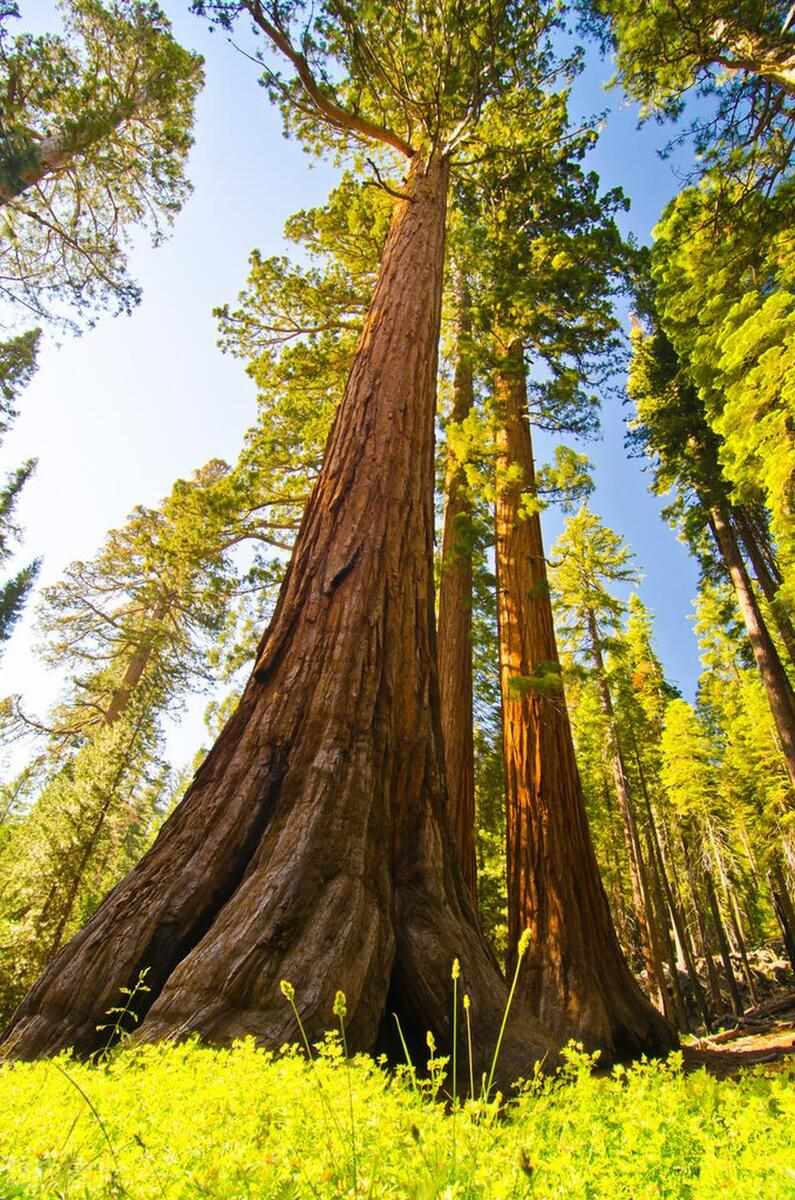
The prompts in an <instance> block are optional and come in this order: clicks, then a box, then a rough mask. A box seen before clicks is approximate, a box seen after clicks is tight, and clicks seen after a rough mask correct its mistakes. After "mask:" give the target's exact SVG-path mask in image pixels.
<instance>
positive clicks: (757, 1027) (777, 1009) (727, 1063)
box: [683, 992, 795, 1079]
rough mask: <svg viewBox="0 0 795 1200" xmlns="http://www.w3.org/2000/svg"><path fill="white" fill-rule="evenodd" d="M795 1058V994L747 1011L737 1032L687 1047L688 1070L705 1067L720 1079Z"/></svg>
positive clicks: (782, 996)
mask: <svg viewBox="0 0 795 1200" xmlns="http://www.w3.org/2000/svg"><path fill="white" fill-rule="evenodd" d="M790 1055H795V992H787V993H785V994H784V995H781V996H776V997H774V998H773V999H771V1000H769V1001H767V1002H766V1003H764V1004H760V1005H757V1006H756V1007H755V1008H750V1009H747V1010H746V1011H745V1013H744V1014H743V1016H742V1018H741V1019H740V1020H739V1021H738V1023H737V1025H736V1027H735V1028H734V1029H727V1030H724V1031H723V1032H721V1033H717V1034H714V1035H712V1036H709V1035H705V1036H704V1037H701V1038H696V1039H695V1040H694V1041H692V1042H690V1043H687V1044H685V1046H684V1047H683V1056H684V1065H685V1068H686V1069H687V1070H696V1069H697V1068H699V1067H704V1068H705V1069H706V1070H707V1071H709V1073H710V1074H711V1075H714V1076H715V1077H716V1078H718V1079H726V1078H729V1077H730V1076H732V1075H736V1074H737V1072H738V1071H741V1070H743V1069H744V1068H746V1067H754V1066H758V1065H760V1064H776V1063H784V1060H786V1059H787V1058H788V1057H789V1056H790Z"/></svg>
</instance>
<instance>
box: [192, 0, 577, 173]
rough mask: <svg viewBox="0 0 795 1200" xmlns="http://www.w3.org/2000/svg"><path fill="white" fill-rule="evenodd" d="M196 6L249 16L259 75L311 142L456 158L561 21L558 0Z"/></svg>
mask: <svg viewBox="0 0 795 1200" xmlns="http://www.w3.org/2000/svg"><path fill="white" fill-rule="evenodd" d="M193 11H194V12H196V13H198V14H199V15H206V16H207V17H208V18H209V19H210V20H211V21H212V22H213V23H214V24H217V25H218V26H220V27H221V28H222V29H225V30H229V31H231V30H232V29H233V27H234V25H235V22H236V20H237V18H238V17H239V16H240V15H241V14H245V16H246V17H247V18H250V19H251V23H252V31H253V33H254V34H255V36H256V37H258V38H259V41H255V42H254V44H253V55H254V56H255V57H257V58H258V60H259V61H260V62H261V63H262V65H263V76H262V82H263V84H264V86H265V87H266V89H267V91H268V94H269V97H270V99H271V100H272V101H273V102H274V103H276V104H278V105H279V107H280V109H281V112H282V115H283V118H284V123H285V130H286V132H289V133H295V134H296V135H297V136H298V137H299V138H300V139H301V140H302V141H303V143H304V145H305V146H306V147H307V148H308V149H310V150H313V151H321V150H323V149H326V148H327V147H329V146H332V147H333V148H335V149H336V150H337V151H338V152H339V151H342V150H344V149H346V148H348V147H350V145H351V143H353V145H361V144H362V143H364V144H373V143H381V144H382V145H388V146H392V147H394V148H395V149H396V150H398V151H400V152H401V153H402V154H406V155H409V156H410V155H411V153H412V152H413V151H414V150H418V149H419V150H421V151H422V152H428V151H429V150H430V149H431V148H432V147H433V148H434V149H436V150H439V151H441V152H442V153H445V154H451V153H452V152H453V151H454V150H455V149H457V148H458V147H460V146H462V145H465V144H466V143H467V142H468V141H469V140H470V139H471V138H472V137H473V136H475V135H476V131H477V127H478V124H479V121H480V118H481V116H482V115H483V113H484V111H485V110H486V108H487V107H488V105H489V103H490V102H492V101H499V99H500V98H501V97H502V96H503V95H505V94H506V93H507V92H510V91H511V90H512V88H513V86H514V85H515V82H516V81H517V80H520V79H521V78H522V77H523V75H524V73H525V72H526V71H527V70H528V68H529V69H531V70H533V69H535V65H536V61H537V55H538V46H539V41H540V39H542V38H543V36H544V35H545V33H546V32H547V31H548V30H549V29H550V28H551V27H552V26H553V25H554V24H555V23H556V19H557V16H558V11H557V5H555V4H550V5H545V4H536V3H533V4H527V3H518V2H515V0H500V2H499V3H496V4H495V3H486V2H485V0H473V2H471V3H469V4H467V5H462V4H461V3H459V2H458V0H433V2H430V0H419V3H415V4H412V5H411V6H406V5H402V4H400V5H381V4H374V3H373V2H372V0H351V2H348V3H344V4H341V3H326V4H323V5H322V6H320V7H319V8H317V9H312V10H310V11H309V12H308V13H307V10H306V9H305V6H304V5H303V4H301V3H298V2H295V0H290V2H288V3H284V2H279V3H273V2H269V3H255V2H254V0H243V2H242V3H240V2H238V0H194V3H193ZM263 42H264V43H265V45H264V48H263ZM274 47H275V48H276V49H277V50H278V51H279V58H278V59H277V63H278V67H277V66H275V65H274V61H273V55H272V50H273V48H274ZM285 61H286V62H287V63H288V64H289V70H288V71H287V72H284V71H283V70H282V69H281V68H282V67H283V65H284V63H285ZM398 186H399V185H398Z"/></svg>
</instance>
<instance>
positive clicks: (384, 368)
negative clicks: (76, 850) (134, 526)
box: [3, 156, 555, 1080]
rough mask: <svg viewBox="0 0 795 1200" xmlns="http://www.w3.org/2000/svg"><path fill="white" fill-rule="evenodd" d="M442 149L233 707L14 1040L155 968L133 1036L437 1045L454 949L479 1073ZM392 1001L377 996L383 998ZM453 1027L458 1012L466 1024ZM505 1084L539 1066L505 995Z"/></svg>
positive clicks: (20, 1017) (79, 1030)
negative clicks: (443, 565) (461, 825)
mask: <svg viewBox="0 0 795 1200" xmlns="http://www.w3.org/2000/svg"><path fill="white" fill-rule="evenodd" d="M447 174H448V169H447V164H446V162H445V161H444V160H440V159H433V160H431V161H430V162H429V163H428V162H426V163H423V162H422V161H421V160H420V158H419V156H417V157H416V158H415V160H414V161H413V164H412V170H411V176H410V179H409V182H408V185H407V186H408V188H409V189H410V194H411V195H412V196H413V200H412V201H408V200H404V201H402V202H401V203H400V204H398V205H397V206H396V211H395V216H394V218H393V223H392V228H391V230H390V234H389V237H388V240H387V244H386V248H385V251H384V257H383V260H382V264H381V270H380V273H379V279H378V283H377V285H376V289H375V292H374V296H373V299H372V302H371V306H370V309H369V312H368V316H367V319H366V321H365V326H364V329H363V332H362V336H361V340H360V343H359V346H358V349H357V353H356V355H355V358H354V363H353V366H352V369H351V374H350V377H349V380H348V384H347V386H346V390H345V395H344V398H343V400H342V403H341V407H340V410H339V412H338V415H337V419H336V421H335V423H334V426H333V429H332V431H331V434H330V437H329V442H328V445H327V448H326V455H325V459H324V465H323V468H322V471H321V474H320V477H319V479H318V482H317V484H316V486H315V489H314V492H313V494H312V497H311V499H310V502H309V505H308V507H307V511H306V513H305V515H304V519H303V522H302V525H301V529H300V532H299V535H298V539H297V542H296V546H295V550H294V553H293V558H292V560H291V564H290V567H289V570H288V573H287V577H286V579H285V582H284V585H283V587H282V591H281V594H280V597H279V601H278V604H277V607H276V611H275V614H274V617H273V620H272V622H271V625H270V627H269V629H268V630H267V632H266V634H265V636H264V638H263V641H262V643H261V646H260V651H259V656H258V659H257V663H256V666H255V669H254V672H253V674H252V677H251V679H250V680H249V682H248V685H247V687H246V689H245V692H244V694H243V697H242V699H241V702H240V705H239V706H238V708H237V710H236V712H235V713H234V715H233V716H232V717H231V719H230V721H229V722H228V723H227V725H226V727H225V728H224V730H223V732H222V733H221V735H220V737H219V739H218V741H217V742H216V744H215V746H214V747H213V749H212V751H211V752H210V754H209V755H208V757H207V759H206V760H205V762H204V764H203V765H202V767H201V768H200V770H199V771H198V773H197V775H196V777H195V779H194V781H193V783H192V785H191V787H190V789H189V791H188V793H187V795H186V796H185V798H184V800H183V801H182V803H181V804H180V806H179V807H178V808H177V810H176V811H175V813H174V814H173V816H172V817H171V818H170V820H169V821H168V822H167V823H166V825H165V826H164V827H163V830H162V832H161V834H160V836H159V838H158V840H157V842H156V843H155V845H154V846H153V848H152V849H151V850H150V851H149V853H148V854H147V855H146V856H145V858H144V859H143V860H142V861H141V862H140V863H139V865H138V866H137V867H136V868H135V869H134V871H132V872H131V874H130V875H129V876H128V877H127V878H126V879H125V880H123V881H122V882H121V883H120V884H119V885H118V886H117V887H116V888H115V889H114V890H113V891H112V892H111V893H110V895H109V896H108V898H107V899H106V900H105V902H104V904H103V905H102V907H101V908H100V909H99V910H98V912H97V913H96V915H95V916H94V918H93V919H92V920H91V922H90V923H89V924H88V925H87V926H86V927H85V929H83V930H82V931H81V933H79V934H78V935H77V937H76V938H75V939H73V941H72V942H71V943H70V944H69V945H67V946H66V947H64V949H63V950H62V951H61V952H60V954H59V955H58V957H57V958H56V959H55V960H54V962H53V963H52V965H51V967H50V968H49V970H48V971H47V973H46V974H45V975H44V976H43V978H42V979H41V980H40V981H39V983H38V984H37V985H36V987H35V988H34V989H33V991H32V992H31V993H30V995H29V996H28V998H27V999H26V1000H25V1001H24V1002H23V1004H22V1006H21V1007H20V1009H19V1010H18V1011H17V1013H16V1014H15V1016H14V1018H13V1019H12V1022H11V1025H10V1026H9V1028H8V1030H7V1031H6V1033H5V1046H4V1047H3V1049H4V1050H5V1052H6V1054H11V1055H15V1056H18V1057H31V1056H34V1055H40V1054H45V1053H53V1052H55V1051H57V1050H59V1049H61V1048H62V1047H64V1046H74V1047H75V1048H76V1049H77V1050H78V1052H81V1053H85V1052H87V1051H90V1050H92V1049H94V1048H95V1047H96V1045H97V1042H98V1039H99V1038H100V1037H101V1035H98V1034H97V1032H96V1029H95V1027H96V1025H97V1024H100V1023H101V1022H102V1017H103V1014H104V1013H105V1012H106V1010H107V1009H108V1008H109V1007H110V1006H111V1005H112V1004H114V1003H115V1002H116V1001H117V998H118V994H119V988H120V987H121V986H123V985H126V986H130V985H131V984H134V982H135V980H136V979H137V977H138V973H139V971H140V970H141V969H142V968H144V967H149V968H150V973H149V976H148V977H147V983H148V984H150V985H151V988H152V991H151V992H150V993H148V995H146V996H145V997H144V1002H150V1001H154V1003H153V1004H152V1006H151V1008H149V1010H148V1012H146V1013H145V1014H144V1013H142V1014H141V1015H142V1016H143V1022H142V1025H141V1027H140V1030H139V1034H138V1036H139V1037H140V1038H142V1039H143V1040H151V1039H155V1038H162V1037H167V1036H181V1035H185V1034H188V1033H190V1032H192V1031H196V1032H198V1033H199V1034H201V1035H202V1036H204V1037H205V1038H207V1039H210V1040H212V1041H215V1042H222V1043H223V1042H228V1041H230V1040H231V1039H233V1038H237V1037H241V1036H244V1035H247V1034H250V1035H253V1036H254V1037H255V1038H257V1039H258V1040H259V1041H260V1042H262V1043H265V1044H268V1045H276V1046H278V1045H280V1044H281V1043H282V1042H284V1041H286V1040H297V1036H298V1030H297V1028H296V1025H295V1023H294V1020H293V1017H292V1014H291V1011H290V1009H289V1007H288V1006H287V1004H286V1003H285V1001H284V999H283V997H282V996H281V995H280V992H279V982H280V980H282V979H287V980H290V981H292V983H293V984H294V985H295V989H296V1000H297V1003H298V1007H299V1009H300V1011H301V1015H302V1018H303V1021H304V1024H305V1026H306V1028H307V1031H308V1034H309V1037H310V1038H316V1037H318V1036H319V1035H320V1034H321V1033H322V1032H323V1031H324V1030H325V1029H327V1028H329V1027H330V1023H331V1022H332V1021H333V1018H332V1016H331V1013H332V1005H333V1000H334V994H335V991H336V989H338V988H340V989H342V990H343V991H344V992H345V993H346V996H347V1008H348V1027H347V1033H348V1038H349V1043H350V1045H351V1047H353V1048H368V1049H371V1048H373V1046H374V1045H375V1044H376V1041H377V1038H378V1035H379V1029H380V1027H381V1026H382V1022H385V1023H386V1024H387V1025H388V1024H389V1023H390V1022H391V1019H392V1018H391V1011H392V1010H393V1009H394V1010H395V1011H397V1012H398V1013H399V1015H400V1019H401V1023H402V1024H403V1027H404V1029H406V1030H407V1032H408V1034H409V1037H411V1034H412V1033H416V1034H417V1035H418V1040H419V1038H421V1037H422V1035H423V1034H424V1032H425V1030H426V1029H431V1030H432V1031H433V1033H434V1035H435V1036H436V1039H437V1044H438V1045H440V1046H441V1047H446V1046H448V1045H449V1024H450V1014H449V1010H450V999H451V981H450V968H451V963H452V960H453V957H454V956H457V957H459V958H460V960H461V967H462V975H463V978H462V986H463V989H464V990H465V991H467V992H468V993H469V995H470V996H471V1000H472V1016H473V1033H474V1038H475V1042H476V1045H477V1050H478V1053H477V1057H478V1060H479V1065H478V1070H481V1069H484V1068H485V1065H486V1063H487V1062H488V1061H489V1057H490V1054H491V1051H492V1048H493V1045H494V1041H495V1038H496V1033H497V1030H498V1028H499V1021H500V1018H501V1015H502V1009H503V1005H504V1002H505V999H506V988H505V984H504V982H503V981H502V979H501V978H500V976H499V973H498V970H497V968H496V966H495V964H494V961H493V959H492V957H491V955H490V952H489V950H488V947H487V945H486V943H485V941H484V939H483V937H482V935H481V933H480V930H479V927H478V923H477V918H476V916H475V912H474V909H473V907H472V904H471V901H470V899H469V896H468V893H467V890H466V887H465V885H464V882H463V879H462V876H461V872H460V870H459V869H458V867H457V864H456V862H455V856H454V853H453V851H452V846H451V842H450V838H449V835H448V833H447V828H446V818H445V813H444V804H445V791H444V774H443V764H442V749H441V730H440V722H439V701H438V680H437V668H436V645H435V636H434V624H433V604H434V588H433V570H432V541H433V503H432V500H433V436H434V402H435V378H436V355H437V342H438V332H439V315H440V305H441V279H442V266H443V250H444V226H445V212H446V194H447ZM387 998H389V1010H390V1011H389V1012H387V1011H386V1007H387ZM460 1024H461V1022H459V1025H460ZM509 1035H510V1036H509V1041H508V1044H507V1045H506V1046H504V1052H503V1056H502V1059H501V1063H502V1078H503V1080H506V1079H513V1078H516V1076H517V1075H519V1074H523V1073H526V1071H527V1069H528V1067H529V1065H530V1063H531V1062H533V1061H534V1060H538V1059H541V1058H544V1057H545V1056H546V1058H547V1061H548V1062H552V1061H554V1057H555V1055H554V1048H553V1046H552V1045H551V1043H550V1041H549V1039H548V1037H547V1036H546V1035H545V1034H544V1033H543V1032H541V1031H540V1029H539V1028H538V1027H537V1026H536V1025H535V1024H534V1023H533V1022H532V1021H531V1020H530V1019H529V1018H527V1017H526V1016H525V1015H523V1014H522V1013H521V1012H520V1011H519V1010H517V1011H516V1013H515V1014H512V1017H511V1021H510V1023H509Z"/></svg>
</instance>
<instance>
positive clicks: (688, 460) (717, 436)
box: [630, 183, 795, 783]
mask: <svg viewBox="0 0 795 1200" xmlns="http://www.w3.org/2000/svg"><path fill="white" fill-rule="evenodd" d="M781 191H782V189H779V193H781ZM710 194H711V192H710V184H709V183H707V184H704V185H703V186H702V187H701V188H700V189H691V190H690V191H688V192H685V193H682V195H681V196H680V197H679V198H678V199H677V201H675V202H674V203H673V205H672V206H671V207H670V210H669V212H668V214H667V216H666V217H665V219H664V221H663V222H662V223H661V225H660V226H659V227H658V231H657V233H658V240H657V244H656V245H655V248H654V251H653V255H652V275H653V278H654V280H655V284H656V287H655V292H654V306H655V307H656V308H657V309H658V311H659V321H660V324H661V325H662V330H654V329H653V330H652V333H651V335H650V336H649V337H646V338H644V335H643V334H642V333H641V332H640V331H639V330H638V331H636V334H635V339H634V341H635V354H634V362H633V370H632V373H631V376H630V393H631V394H632V395H633V398H634V399H635V402H636V406H637V411H638V420H637V422H636V436H638V438H639V440H640V441H641V444H643V445H645V447H646V448H647V449H650V450H651V451H652V453H653V454H654V456H655V458H656V461H657V463H658V486H665V485H666V484H665V481H666V480H667V482H668V484H670V483H671V482H675V483H676V485H677V488H678V490H679V493H680V500H679V512H680V513H681V514H682V515H683V524H684V527H685V530H686V532H688V535H689V538H690V540H691V544H692V542H693V541H695V540H696V539H698V537H699V536H700V533H701V530H703V529H705V528H706V529H708V530H709V535H710V536H711V538H712V539H713V541H714V543H715V546H716V548H717V550H718V554H719V556H720V559H721V560H722V562H723V566H724V569H725V571H726V573H727V574H728V575H729V577H730V579H731V581H732V585H733V587H734V590H735V594H736V596H737V602H738V605H739V607H740V610H741V612H742V614H743V620H744V622H745V625H746V629H747V633H748V637H749V640H750V642H751V646H752V649H753V652H754V656H755V659H756V662H757V666H758V669H759V672H760V675H761V677H762V679H763V681H764V684H765V689H766V693H767V696H768V701H769V704H770V708H771V711H772V712H773V714H774V717H775V720H776V726H777V729H778V735H779V738H780V741H781V746H782V752H783V754H784V759H785V762H786V763H787V769H788V771H789V774H790V778H791V780H792V781H793V782H794V783H795V697H794V696H793V691H792V686H791V684H790V681H789V679H788V677H787V673H786V670H785V668H784V666H783V664H782V661H781V657H780V655H779V652H778V649H777V647H776V644H775V641H774V639H773V637H772V636H771V633H770V630H769V628H768V626H767V623H766V621H765V617H764V614H763V612H762V610H761V608H760V604H759V602H758V599H757V597H756V595H755V593H754V590H753V587H752V585H751V581H750V577H749V572H748V569H747V566H746V563H745V561H744V558H743V553H742V541H743V540H746V539H747V540H746V549H750V551H751V553H750V555H749V556H750V557H751V560H752V561H753V562H755V564H756V567H757V573H758V576H761V577H762V578H763V579H765V580H766V582H765V590H766V591H767V593H768V595H769V598H770V602H771V606H772V612H773V615H774V617H775V619H776V620H777V622H778V624H779V627H780V629H781V630H782V632H783V634H784V639H785V643H786V644H789V643H791V642H792V640H793V632H792V605H791V597H790V590H791V584H790V583H789V582H788V581H789V580H790V579H791V578H792V567H791V565H790V562H789V559H790V555H791V546H792V544H793V542H792V530H791V528H790V525H791V520H790V515H789V508H788V502H787V501H786V500H784V499H783V493H781V492H780V491H778V490H777V489H780V488H782V487H783V488H784V490H785V491H786V488H787V486H788V485H787V483H786V480H787V479H789V478H790V477H791V475H792V471H793V464H792V462H791V461H790V459H791V455H789V454H788V452H787V445H788V440H787V436H786V428H787V422H788V420H789V417H788V412H789V408H790V405H789V396H788V393H789V374H788V367H787V356H788V353H789V352H788V349H787V343H786V339H785V337H784V334H783V328H782V326H781V323H780V322H776V321H775V320H772V321H771V319H770V310H769V309H768V303H769V302H771V301H772V304H773V308H774V309H775V308H776V306H777V305H778V306H779V308H781V305H782V304H783V310H782V311H784V310H786V307H787V305H788V304H789V300H788V298H787V297H788V292H787V290H786V287H785V286H782V280H781V277H780V273H779V274H777V273H776V269H774V267H773V266H771V265H770V263H771V262H785V261H786V253H785V252H784V251H781V246H782V244H783V242H782V234H781V233H780V232H776V231H777V230H780V226H779V219H780V218H779V215H778V212H777V211H775V212H774V211H773V210H772V209H771V208H770V207H769V205H768V202H767V201H765V200H764V198H763V197H758V196H756V195H753V196H751V197H748V198H747V206H750V208H751V210H752V211H754V212H756V213H757V215H759V217H760V220H761V227H760V230H759V235H758V236H757V235H754V237H753V238H752V235H751V228H750V226H749V225H748V224H747V220H746V218H745V217H743V216H738V217H737V218H736V219H735V221H734V223H733V224H732V225H728V226H727V224H726V222H725V221H724V220H723V219H722V218H720V227H721V228H722V229H723V230H724V231H725V235H726V236H725V238H723V239H719V240H720V242H721V245H720V246H719V247H717V248H716V247H715V244H714V238H713V237H711V236H708V235H707V234H706V230H705V227H704V225H703V219H704V218H705V217H706V215H707V214H708V213H709V212H713V213H715V214H716V220H718V219H719V215H718V214H717V210H715V208H714V205H713V204H712V202H711V201H710ZM699 214H700V215H699ZM783 241H784V242H785V241H786V239H785V238H784V239H783ZM759 246H761V247H762V250H761V259H760V257H759V254H760V251H759ZM727 247H728V249H727ZM776 247H779V249H778V250H776ZM765 248H766V249H765ZM696 250H698V252H699V255H700V258H699V266H698V269H697V270H696V266H695V260H694V258H693V254H694V252H695V251H696ZM782 256H783V257H782ZM710 257H712V258H713V260H715V261H714V269H713V270H710V269H706V270H705V266H706V264H705V261H704V260H705V258H706V259H707V260H709V258H710ZM738 260H739V262H740V263H742V262H743V261H744V264H745V268H746V272H747V275H745V274H744V273H743V271H740V273H739V275H738ZM755 263H756V264H757V266H758V267H759V271H760V272H761V273H759V272H757V271H756V269H755V266H754V264H755ZM764 263H767V264H768V267H767V268H764ZM765 280H767V283H766V282H765ZM732 301H734V303H732ZM744 313H745V314H746V315H745V316H744V315H743V314H744ZM785 324H786V321H785ZM743 331H744V332H743ZM736 337H740V339H741V341H742V340H743V338H744V345H745V350H746V351H747V355H746V358H744V359H743V365H742V368H741V369H740V368H739V360H730V359H728V358H727V352H726V351H725V350H723V349H722V347H723V346H724V345H726V346H734V347H735V350H734V352H735V354H736V349H737V344H736V342H735V340H734V339H735V338H736ZM782 338H783V339H784V340H782ZM748 356H750V361H746V359H747V358H748ZM755 360H756V361H757V366H756V367H755V368H754V367H753V363H754V361H755ZM730 361H732V362H734V363H735V375H734V381H733V382H731V377H730V375H729V373H728V366H729V362H730ZM760 373H761V374H760ZM765 379H766V380H767V385H768V392H765V383H764V380H765ZM749 381H750V382H751V387H750V389H749V388H748V387H747V386H746V385H747V384H748V382H749ZM733 388H734V389H736V390H732V389H733ZM740 396H742V397H744V398H745V400H744V402H745V404H747V405H748V406H749V407H748V409H747V410H746V411H745V412H744V413H743V411H742V409H741V404H740V400H739V397H740ZM735 397H737V402H736V403H732V400H733V398H735ZM752 430H753V432H752ZM744 434H746V435H748V437H747V439H746V440H744ZM748 439H750V444H749V440H748ZM760 498H761V499H762V500H764V501H765V502H766V503H767V507H768V513H769V516H770V522H769V524H770V534H771V535H772V538H771V537H765V532H766V525H767V521H766V519H765V517H764V510H762V511H763V518H762V521H761V522H760V521H759V520H758V518H755V515H756V513H758V511H759V509H760V507H761V504H760ZM760 524H761V529H762V536H761V537H760V535H759V528H760ZM766 543H767V544H766ZM766 559H767V562H769V563H770V567H769V568H768V566H767V562H766ZM776 576H778V579H779V580H780V583H779V584H778V585H777V583H776Z"/></svg>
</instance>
